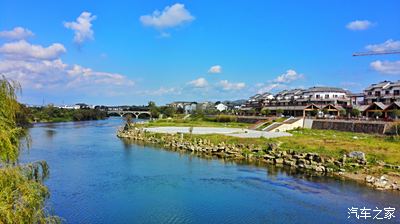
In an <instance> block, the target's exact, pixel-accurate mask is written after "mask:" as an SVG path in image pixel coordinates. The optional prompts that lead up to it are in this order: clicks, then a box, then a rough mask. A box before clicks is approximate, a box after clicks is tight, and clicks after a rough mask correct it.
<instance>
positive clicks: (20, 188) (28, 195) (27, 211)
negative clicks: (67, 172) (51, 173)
mask: <svg viewBox="0 0 400 224" xmlns="http://www.w3.org/2000/svg"><path fill="white" fill-rule="evenodd" d="M19 89H20V87H19V85H18V84H17V83H15V82H12V81H9V80H7V79H5V78H4V77H3V78H1V77H0V186H1V187H0V223H56V222H59V221H60V220H59V219H58V218H57V217H53V216H49V215H48V213H47V211H46V210H45V208H44V206H45V201H46V199H47V198H48V197H49V191H48V190H47V188H46V187H45V186H44V185H43V184H42V181H43V179H44V178H46V177H47V175H48V166H47V163H46V162H43V161H41V162H36V163H30V164H25V165H20V164H18V156H19V152H20V138H21V137H24V136H27V135H26V132H25V129H23V128H21V127H18V126H17V113H18V112H19V111H20V109H21V106H20V104H19V103H18V102H17V98H16V93H17V91H19Z"/></svg>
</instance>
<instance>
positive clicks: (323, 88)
mask: <svg viewBox="0 0 400 224" xmlns="http://www.w3.org/2000/svg"><path fill="white" fill-rule="evenodd" d="M304 92H341V93H348V91H347V90H344V89H342V88H337V87H328V86H319V87H317V86H314V87H311V88H308V89H306V90H304Z"/></svg>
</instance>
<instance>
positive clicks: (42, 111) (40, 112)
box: [25, 105, 107, 122]
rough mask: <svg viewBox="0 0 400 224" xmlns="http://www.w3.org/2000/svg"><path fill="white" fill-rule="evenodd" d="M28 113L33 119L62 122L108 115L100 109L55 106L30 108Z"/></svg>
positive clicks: (96, 118) (103, 117)
mask: <svg viewBox="0 0 400 224" xmlns="http://www.w3.org/2000/svg"><path fill="white" fill-rule="evenodd" d="M26 113H29V114H28V115H25V116H27V117H28V118H29V119H30V120H31V121H37V122H60V121H86V120H101V119H105V118H106V117H107V112H105V111H101V110H98V109H78V110H71V109H64V108H57V107H54V106H51V105H49V106H46V107H35V108H30V109H29V110H28V111H27V112H26Z"/></svg>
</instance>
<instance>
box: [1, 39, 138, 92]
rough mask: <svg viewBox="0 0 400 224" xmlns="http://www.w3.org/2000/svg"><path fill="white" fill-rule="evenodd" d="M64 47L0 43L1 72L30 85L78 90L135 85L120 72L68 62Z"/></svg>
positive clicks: (114, 88)
mask: <svg viewBox="0 0 400 224" xmlns="http://www.w3.org/2000/svg"><path fill="white" fill-rule="evenodd" d="M65 51H66V50H65V48H64V47H63V46H62V45H58V44H52V45H51V46H50V47H47V48H46V47H42V46H40V45H31V44H29V43H27V42H26V41H19V42H14V43H8V44H4V45H3V46H2V47H0V55H1V56H2V58H1V57H0V73H1V74H3V75H5V76H6V77H7V78H10V79H13V80H16V81H18V82H20V83H21V85H22V87H23V88H27V89H53V90H58V91H69V90H75V91H76V92H86V93H98V94H104V95H107V93H108V92H111V91H116V90H118V89H120V90H122V89H124V90H125V87H129V86H132V85H134V82H133V81H131V80H129V79H128V78H127V77H126V76H123V75H121V74H118V73H109V72H99V71H94V70H93V69H90V68H85V67H83V66H80V65H68V64H66V63H64V62H62V60H61V59H60V58H59V56H60V55H61V54H62V53H63V52H65Z"/></svg>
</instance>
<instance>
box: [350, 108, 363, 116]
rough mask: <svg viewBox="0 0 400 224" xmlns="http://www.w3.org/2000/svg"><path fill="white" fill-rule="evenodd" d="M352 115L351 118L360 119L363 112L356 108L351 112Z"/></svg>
mask: <svg viewBox="0 0 400 224" xmlns="http://www.w3.org/2000/svg"><path fill="white" fill-rule="evenodd" d="M350 114H351V116H353V117H358V116H360V114H361V111H360V110H358V109H356V108H354V109H352V110H351V112H350Z"/></svg>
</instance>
